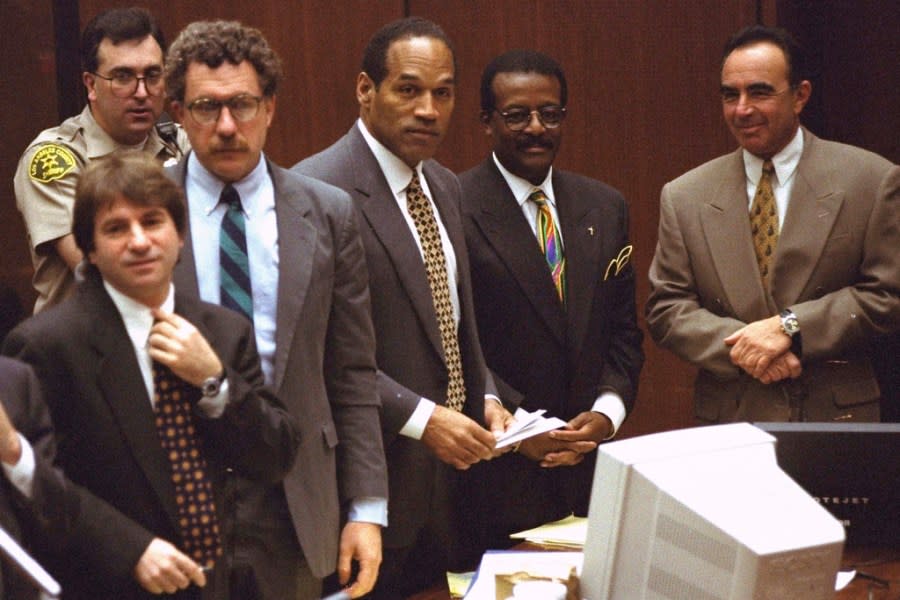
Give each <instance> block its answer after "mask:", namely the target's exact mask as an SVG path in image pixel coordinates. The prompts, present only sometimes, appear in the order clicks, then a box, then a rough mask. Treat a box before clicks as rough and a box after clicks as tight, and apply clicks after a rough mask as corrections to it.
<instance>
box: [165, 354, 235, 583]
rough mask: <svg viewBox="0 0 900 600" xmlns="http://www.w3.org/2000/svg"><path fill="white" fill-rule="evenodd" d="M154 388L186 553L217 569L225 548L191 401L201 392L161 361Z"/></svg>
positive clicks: (201, 563) (198, 561)
mask: <svg viewBox="0 0 900 600" xmlns="http://www.w3.org/2000/svg"><path fill="white" fill-rule="evenodd" d="M153 388H154V390H155V393H156V398H155V400H156V402H155V403H154V413H155V415H156V430H157V433H159V441H160V445H161V446H162V448H163V451H165V453H166V457H167V458H168V459H169V463H170V465H171V467H172V472H171V474H172V485H173V486H174V488H175V502H176V504H177V507H178V528H179V531H180V532H181V540H182V544H183V550H184V552H185V554H187V555H188V556H190V557H191V558H192V559H193V560H194V561H195V562H196V563H197V564H199V565H200V566H205V567H212V566H213V565H214V564H215V562H216V558H218V557H219V556H221V555H222V544H221V540H220V538H219V521H218V519H217V518H216V503H215V499H214V498H213V490H212V484H211V483H210V480H209V474H208V473H207V466H206V459H205V458H204V457H203V444H202V440H201V439H200V436H199V434H198V433H197V430H196V429H195V427H194V419H193V413H192V411H191V405H192V403H191V396H192V395H196V394H197V393H198V392H197V390H196V388H193V387H192V386H189V385H188V384H187V383H185V382H184V381H182V380H181V379H180V378H179V377H177V376H176V375H175V374H174V373H172V371H171V370H170V369H169V368H168V367H166V366H165V365H162V364H160V363H157V362H156V361H154V362H153Z"/></svg>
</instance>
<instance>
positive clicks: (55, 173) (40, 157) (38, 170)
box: [28, 144, 75, 183]
mask: <svg viewBox="0 0 900 600" xmlns="http://www.w3.org/2000/svg"><path fill="white" fill-rule="evenodd" d="M74 168H75V156H74V155H73V154H72V152H70V151H69V149H68V148H66V147H65V146H61V145H59V144H45V145H43V146H41V147H40V148H38V151H37V152H35V153H34V156H33V157H32V158H31V164H30V165H29V166H28V176H29V177H30V178H31V179H33V180H34V181H40V182H41V183H50V182H51V181H55V180H57V179H60V178H62V177H65V176H66V174H67V173H68V172H69V171H71V170H72V169H74Z"/></svg>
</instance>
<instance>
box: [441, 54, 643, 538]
mask: <svg viewBox="0 0 900 600" xmlns="http://www.w3.org/2000/svg"><path fill="white" fill-rule="evenodd" d="M566 100H567V86H566V78H565V74H564V73H563V70H562V68H561V67H560V66H559V64H558V63H557V62H556V61H555V60H553V59H552V58H550V57H549V56H547V55H545V54H542V53H539V52H535V51H530V50H515V51H511V52H507V53H505V54H502V55H500V56H498V57H496V58H495V59H494V60H492V61H491V62H490V63H489V64H488V65H487V67H485V70H484V73H483V75H482V80H481V121H482V123H484V127H485V132H486V133H487V135H488V136H489V137H490V138H491V140H492V142H493V150H494V151H493V153H492V154H491V156H489V157H488V158H487V160H485V161H484V162H483V163H481V164H480V165H478V166H477V167H475V168H473V169H471V170H469V171H466V172H465V173H463V174H462V175H460V178H459V181H460V185H461V187H462V193H463V195H462V197H463V224H464V225H465V231H466V244H467V246H468V249H469V259H470V263H471V270H472V288H473V296H474V298H475V314H476V316H477V319H478V331H479V334H480V336H481V345H482V348H483V350H484V356H485V360H486V361H487V365H488V367H489V368H490V369H491V371H492V373H493V375H494V380H495V381H496V383H497V386H498V388H499V389H500V391H501V395H502V396H504V397H506V396H509V395H510V394H509V393H504V392H505V391H506V390H505V387H506V386H509V387H510V388H512V390H514V393H517V394H521V395H523V396H524V399H523V400H522V403H521V405H520V407H521V408H523V409H527V410H529V411H535V410H539V409H545V410H546V411H547V413H548V416H551V415H552V416H555V417H559V418H562V419H564V420H566V421H567V423H568V424H567V426H566V427H565V428H564V429H560V430H558V431H554V432H550V433H546V434H542V435H539V436H535V437H532V438H529V439H527V440H525V441H523V442H522V443H521V445H520V446H519V447H518V449H517V450H518V451H517V452H516V453H512V454H507V455H505V456H503V457H501V458H499V459H497V460H495V461H491V462H489V463H484V464H483V465H476V467H474V468H473V472H472V475H473V476H474V477H473V478H472V480H471V483H472V490H471V493H472V495H473V496H474V497H476V498H478V503H479V505H480V506H481V507H482V509H483V510H482V511H480V514H482V515H484V514H485V511H486V510H487V509H488V508H489V507H494V511H492V513H493V514H492V515H491V517H490V518H484V519H481V520H475V521H474V522H473V525H475V527H474V528H473V531H472V535H474V536H475V537H476V539H478V538H480V541H479V542H477V544H478V547H479V549H482V550H483V549H485V548H489V547H503V546H508V545H510V543H511V542H510V541H509V534H510V533H512V532H514V531H517V530H521V529H525V528H530V527H534V526H537V525H540V524H541V523H544V522H547V521H550V520H554V519H558V518H561V517H563V516H566V515H567V514H570V513H572V512H575V513H577V514H580V515H584V514H586V513H587V505H588V498H589V495H590V489H591V481H592V478H593V465H594V460H593V458H594V456H595V454H594V452H593V451H594V450H595V449H596V447H597V444H599V443H600V442H602V441H603V440H605V439H607V438H609V437H611V436H612V435H613V434H614V433H615V431H616V429H618V427H619V425H621V423H622V421H623V420H624V418H625V416H626V414H627V412H628V411H629V410H630V409H631V407H632V405H633V403H634V398H635V393H636V390H637V384H638V374H639V373H640V370H641V365H642V364H643V353H642V351H641V340H642V337H643V336H642V334H641V332H640V330H639V329H638V327H637V322H636V316H635V307H634V270H633V269H632V265H631V263H630V261H629V258H630V256H631V244H630V243H629V241H628V207H627V205H626V202H625V199H624V198H622V195H621V194H619V192H617V191H616V190H614V189H612V188H611V187H609V186H608V185H606V184H604V183H601V182H599V181H596V180H593V179H588V178H587V177H583V176H580V175H576V174H574V173H567V172H564V171H559V170H556V169H554V168H553V166H552V165H553V160H554V158H555V157H556V153H557V151H558V150H559V146H560V142H561V139H562V129H563V123H564V118H565V110H566ZM538 190H540V192H541V193H542V195H543V199H542V198H541V196H533V195H534V194H535V193H536V191H538ZM532 197H534V198H535V199H536V200H541V201H542V202H544V205H545V207H546V210H551V211H552V212H550V213H549V214H550V217H551V221H548V222H547V223H548V225H545V228H544V231H545V232H551V231H552V236H555V238H553V237H552V238H551V242H554V241H555V242H556V243H557V244H559V246H558V249H560V250H561V252H560V255H561V258H562V259H563V260H564V266H561V267H560V270H559V275H558V277H557V279H558V281H557V280H555V279H554V273H553V264H552V263H553V260H554V256H553V250H552V249H550V250H549V251H547V252H545V250H544V247H543V246H542V242H541V225H540V224H538V220H539V218H540V214H541V209H540V208H539V206H538V205H537V204H535V202H534V200H531V198H532ZM544 214H547V213H544ZM560 238H561V239H560ZM560 242H561V243H560ZM586 457H588V460H585V458H586ZM500 507H502V508H500Z"/></svg>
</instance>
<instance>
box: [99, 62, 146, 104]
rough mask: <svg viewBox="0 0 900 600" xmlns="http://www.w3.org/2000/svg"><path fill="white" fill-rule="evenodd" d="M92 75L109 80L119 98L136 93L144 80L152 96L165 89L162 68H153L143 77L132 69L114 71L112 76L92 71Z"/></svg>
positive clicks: (113, 91)
mask: <svg viewBox="0 0 900 600" xmlns="http://www.w3.org/2000/svg"><path fill="white" fill-rule="evenodd" d="M92 75H94V76H95V77H99V78H100V79H105V80H107V81H108V82H109V89H110V90H111V91H112V93H113V96H116V97H117V98H128V97H129V96H131V95H132V94H134V93H135V92H136V91H137V89H138V85H139V84H140V83H141V82H142V81H143V82H144V89H145V90H147V93H148V94H150V95H151V96H156V95H159V94H160V93H161V92H162V89H163V72H162V69H151V70H150V71H147V72H146V73H144V76H143V77H139V76H137V75H135V74H134V73H133V72H132V71H113V72H112V75H110V76H106V75H101V74H100V73H92Z"/></svg>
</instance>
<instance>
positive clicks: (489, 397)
mask: <svg viewBox="0 0 900 600" xmlns="http://www.w3.org/2000/svg"><path fill="white" fill-rule="evenodd" d="M484 399H485V400H493V401H494V402H496V403H497V404H499V405H500V406H503V401H502V400H500V398H498V397H497V396H495V395H493V394H485V395H484Z"/></svg>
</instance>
